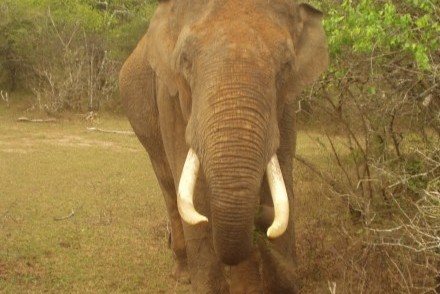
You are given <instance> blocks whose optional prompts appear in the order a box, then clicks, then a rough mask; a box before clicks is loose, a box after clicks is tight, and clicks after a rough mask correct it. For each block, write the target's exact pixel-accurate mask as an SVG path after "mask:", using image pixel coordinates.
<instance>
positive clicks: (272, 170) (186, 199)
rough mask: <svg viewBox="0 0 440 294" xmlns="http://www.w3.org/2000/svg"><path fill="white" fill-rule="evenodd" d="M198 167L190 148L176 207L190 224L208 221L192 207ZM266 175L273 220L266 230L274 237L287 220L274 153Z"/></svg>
mask: <svg viewBox="0 0 440 294" xmlns="http://www.w3.org/2000/svg"><path fill="white" fill-rule="evenodd" d="M199 168H200V161H199V159H198V158H197V155H196V153H195V152H194V150H193V149H190V150H189V151H188V155H187V157H186V160H185V164H184V166H183V170H182V175H181V177H180V182H179V188H178V195H177V207H178V209H179V213H180V216H181V217H182V219H183V220H184V221H185V222H186V223H188V224H191V225H196V224H199V223H204V222H208V218H207V217H206V216H204V215H202V214H200V213H199V212H197V210H196V209H195V207H194V201H193V196H194V187H195V185H196V181H197V176H198V173H199ZM266 175H267V179H268V182H269V187H270V192H271V195H272V200H273V204H274V220H273V222H272V224H271V225H270V227H269V228H268V230H267V237H268V238H270V239H275V238H278V237H280V236H281V235H282V234H283V233H284V232H285V231H286V229H287V225H288V222H289V200H288V197H287V191H286V186H285V184H284V179H283V175H282V173H281V168H280V164H279V162H278V157H277V155H276V154H274V155H273V156H272V158H271V159H270V161H269V163H268V164H267V167H266Z"/></svg>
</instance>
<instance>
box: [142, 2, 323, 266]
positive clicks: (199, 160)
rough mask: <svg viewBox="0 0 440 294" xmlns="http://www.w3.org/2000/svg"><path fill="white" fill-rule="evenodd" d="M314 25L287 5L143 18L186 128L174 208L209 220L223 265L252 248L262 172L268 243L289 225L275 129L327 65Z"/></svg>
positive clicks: (192, 7)
mask: <svg viewBox="0 0 440 294" xmlns="http://www.w3.org/2000/svg"><path fill="white" fill-rule="evenodd" d="M321 18H322V14H321V12H319V11H317V10H315V9H314V8H312V7H311V6H309V5H306V4H300V5H296V4H295V3H294V1H293V0H271V1H267V0H243V1H233V0H223V1H221V0H210V1H208V0H204V1H192V2H191V1H185V0H181V1H173V0H169V1H162V2H161V3H160V5H159V8H158V10H157V12H156V14H155V16H154V18H153V19H152V21H151V25H150V28H149V31H148V33H147V37H148V38H150V39H151V40H155V41H154V42H149V45H148V48H147V50H146V52H145V54H147V57H148V60H149V61H150V63H151V66H152V68H153V69H154V71H155V72H156V74H157V76H158V78H159V79H160V80H161V81H162V82H163V83H164V84H165V85H166V90H167V91H168V92H169V95H170V97H172V99H179V101H180V106H181V111H182V114H183V117H184V118H185V121H186V123H187V125H186V133H185V139H186V143H187V145H188V148H189V150H190V151H189V153H188V156H187V160H186V162H185V165H184V169H183V171H182V176H181V180H180V185H179V197H178V198H179V199H178V204H179V211H180V214H181V216H182V218H183V220H184V221H186V222H188V223H190V224H196V223H199V222H206V221H208V219H209V222H210V223H211V224H212V231H213V243H214V248H215V251H216V253H217V255H218V256H219V258H220V259H221V260H222V261H223V262H224V263H225V264H237V263H238V262H240V261H241V260H243V259H245V258H246V257H247V256H248V255H249V254H250V252H251V250H252V241H253V240H252V239H253V227H254V218H255V213H256V210H257V208H258V205H259V195H260V189H261V186H262V181H263V179H264V178H265V177H264V174H265V173H266V175H267V179H269V186H270V190H271V193H272V197H273V203H274V208H275V217H274V222H273V224H272V225H271V226H270V228H269V230H268V236H269V238H277V237H278V236H280V235H282V234H283V232H284V231H285V230H286V228H287V226H288V222H289V221H288V218H289V209H288V207H289V205H288V203H287V202H288V201H289V200H288V197H287V194H288V193H287V192H286V187H285V185H284V181H283V177H282V172H281V169H280V167H279V164H278V159H277V152H278V149H279V147H280V142H282V140H283V138H281V137H280V124H281V121H282V118H283V115H284V114H285V113H286V111H285V109H286V108H288V107H292V106H291V105H292V104H293V99H294V97H295V96H296V95H297V94H298V93H299V92H300V91H301V90H302V89H303V88H304V87H305V86H306V85H308V84H310V83H312V82H313V81H315V80H316V79H317V78H318V77H319V75H320V74H321V73H322V72H323V71H324V70H325V68H326V67H327V63H328V57H327V43H326V38H325V35H324V32H323V28H322V25H321ZM293 135H294V134H293V133H292V136H293ZM199 172H203V174H204V178H205V179H206V183H207V186H208V189H209V193H208V194H209V201H210V215H208V216H203V215H201V214H199V213H198V212H197V211H196V209H195V208H194V205H193V200H192V194H193V190H194V185H195V182H196V179H197V174H198V173H199Z"/></svg>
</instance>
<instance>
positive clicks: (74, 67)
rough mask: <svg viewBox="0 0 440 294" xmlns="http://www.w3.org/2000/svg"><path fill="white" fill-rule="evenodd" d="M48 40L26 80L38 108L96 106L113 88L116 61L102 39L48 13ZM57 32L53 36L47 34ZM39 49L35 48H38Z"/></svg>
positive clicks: (96, 107) (91, 107)
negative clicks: (62, 23)
mask: <svg viewBox="0 0 440 294" xmlns="http://www.w3.org/2000/svg"><path fill="white" fill-rule="evenodd" d="M47 17H48V22H47V28H46V29H47V31H48V32H51V33H48V36H47V37H48V38H47V44H46V46H45V48H44V50H45V52H44V53H43V52H40V54H37V55H38V56H41V57H43V58H41V59H39V60H37V61H36V62H34V63H32V72H33V74H32V75H30V77H29V84H30V88H31V89H32V92H33V93H34V95H35V97H36V103H37V105H38V107H39V108H40V109H46V110H49V111H59V110H61V109H72V110H76V111H82V110H83V109H84V108H85V107H87V108H88V110H98V109H99V106H100V102H101V101H102V100H108V99H109V98H111V97H112V96H113V94H114V93H115V91H116V85H117V83H116V80H115V79H116V76H117V64H116V62H115V61H112V60H111V58H109V54H108V52H107V51H106V50H104V44H103V43H102V42H103V41H102V40H100V39H99V38H98V37H97V36H88V35H86V32H85V31H84V30H82V29H81V25H80V24H79V23H77V24H76V25H75V26H74V27H73V28H64V27H63V28H62V29H60V28H58V26H57V24H56V23H55V22H54V20H53V19H52V17H51V14H50V10H49V11H48V14H47ZM51 36H57V38H56V39H54V38H50V37H51ZM37 50H38V49H37Z"/></svg>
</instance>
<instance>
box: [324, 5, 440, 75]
mask: <svg viewBox="0 0 440 294" xmlns="http://www.w3.org/2000/svg"><path fill="white" fill-rule="evenodd" d="M437 9H438V8H437V7H436V6H435V5H434V4H433V2H431V1H424V0H423V1H422V0H406V1H405V2H404V3H401V1H391V0H388V1H386V2H385V4H383V3H381V2H379V1H374V0H359V1H356V0H343V1H342V5H340V6H339V7H338V8H332V9H330V10H329V11H328V17H327V18H326V19H325V29H326V31H327V33H328V36H329V45H330V50H331V53H332V54H333V56H335V57H338V56H341V55H342V54H343V53H344V52H346V50H353V51H354V52H355V53H356V52H357V53H367V54H371V55H373V54H376V52H383V51H385V52H393V51H404V52H407V53H410V54H411V55H412V56H413V58H414V60H415V62H416V64H417V65H418V67H419V68H420V69H421V70H430V69H431V68H432V60H431V58H430V56H431V55H432V54H435V53H436V52H438V50H439V45H440V41H439V38H438V36H439V35H440V24H439V22H438V12H437Z"/></svg>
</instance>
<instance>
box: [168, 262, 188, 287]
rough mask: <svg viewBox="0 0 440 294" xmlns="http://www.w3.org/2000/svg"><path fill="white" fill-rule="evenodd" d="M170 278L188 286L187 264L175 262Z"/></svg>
mask: <svg viewBox="0 0 440 294" xmlns="http://www.w3.org/2000/svg"><path fill="white" fill-rule="evenodd" d="M171 276H172V277H173V279H175V280H176V281H177V282H179V283H181V284H189V283H191V279H190V275H189V271H188V264H187V263H186V261H183V262H182V261H180V262H179V261H176V264H175V265H174V267H173V270H172V273H171Z"/></svg>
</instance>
